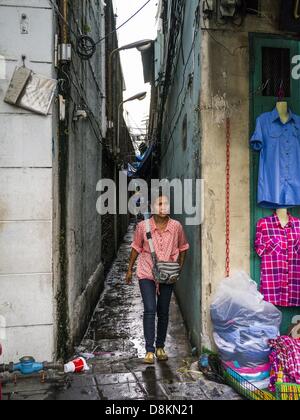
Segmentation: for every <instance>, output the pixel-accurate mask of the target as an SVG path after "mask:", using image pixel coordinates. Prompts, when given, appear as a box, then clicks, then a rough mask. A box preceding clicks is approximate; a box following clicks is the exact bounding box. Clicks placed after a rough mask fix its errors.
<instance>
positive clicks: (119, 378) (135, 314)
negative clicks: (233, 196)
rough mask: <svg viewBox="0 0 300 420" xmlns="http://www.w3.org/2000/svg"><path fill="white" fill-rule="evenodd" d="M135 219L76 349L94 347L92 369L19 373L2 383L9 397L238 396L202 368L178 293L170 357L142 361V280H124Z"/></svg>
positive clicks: (173, 307) (172, 317) (88, 350)
mask: <svg viewBox="0 0 300 420" xmlns="http://www.w3.org/2000/svg"><path fill="white" fill-rule="evenodd" d="M134 229H135V225H134V224H131V225H130V227H129V231H128V234H127V235H126V236H125V238H124V243H123V244H122V246H121V248H120V250H119V253H118V257H117V259H116V260H115V262H114V264H113V266H112V269H111V271H110V272H109V274H108V277H107V280H106V286H105V290H104V292H103V294H102V296H101V299H100V301H99V303H98V306H97V308H96V310H95V313H94V315H93V318H92V320H91V323H90V325H89V328H88V330H87V333H86V335H85V337H84V339H83V341H82V343H81V345H80V346H79V347H78V348H76V352H77V355H80V354H83V353H85V354H87V353H90V354H91V353H94V354H95V356H96V357H95V358H94V359H91V360H89V361H88V364H89V366H90V371H89V372H86V373H81V374H74V375H73V374H71V375H68V376H64V375H61V377H60V378H59V376H58V375H57V374H56V375H54V376H53V377H51V376H49V380H48V379H47V378H46V381H45V383H44V384H42V383H40V382H39V376H36V377H31V378H27V379H26V378H24V377H23V378H20V379H19V380H18V381H17V385H14V384H13V383H10V384H7V385H5V386H4V387H3V397H4V398H3V399H4V400H7V399H9V400H27V399H28V400H48V399H49V400H150V401H151V400H236V399H240V397H239V396H238V395H237V394H236V393H235V392H234V391H233V390H232V389H231V388H229V387H227V386H225V385H220V384H216V383H214V382H208V381H207V380H205V379H204V376H203V375H202V374H201V373H200V372H199V371H198V369H197V367H196V366H197V359H196V358H193V357H192V349H191V347H190V344H189V340H188V337H187V335H186V333H185V331H186V330H185V327H184V324H183V320H182V316H181V314H180V310H179V307H178V305H177V302H176V299H175V297H173V300H172V304H171V312H170V328H169V333H168V338H167V344H166V347H167V349H168V353H169V355H170V359H169V361H168V362H165V363H158V362H156V365H155V366H147V365H144V364H143V357H144V355H145V349H144V337H143V327H142V322H143V321H142V319H143V305H142V299H141V296H140V291H139V288H138V284H137V281H135V282H134V285H133V286H127V285H126V284H125V280H124V279H125V274H126V271H127V262H128V258H129V253H130V245H131V242H132V238H133V232H134Z"/></svg>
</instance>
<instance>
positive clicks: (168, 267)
mask: <svg viewBox="0 0 300 420" xmlns="http://www.w3.org/2000/svg"><path fill="white" fill-rule="evenodd" d="M146 228H147V239H148V242H149V246H150V251H151V256H152V261H153V276H154V278H155V281H156V283H159V284H167V285H170V284H174V283H176V281H177V280H178V279H179V276H180V265H179V264H178V263H173V262H158V261H157V256H156V252H155V248H154V244H153V239H152V233H151V226H150V220H149V219H147V220H146Z"/></svg>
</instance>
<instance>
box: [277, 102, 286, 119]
mask: <svg viewBox="0 0 300 420" xmlns="http://www.w3.org/2000/svg"><path fill="white" fill-rule="evenodd" d="M276 109H277V111H278V114H279V116H280V120H281V122H282V123H283V124H286V123H287V122H288V120H289V110H288V103H287V102H277V104H276Z"/></svg>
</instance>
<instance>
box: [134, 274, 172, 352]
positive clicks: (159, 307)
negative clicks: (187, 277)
mask: <svg viewBox="0 0 300 420" xmlns="http://www.w3.org/2000/svg"><path fill="white" fill-rule="evenodd" d="M139 283H140V289H141V294H142V298H143V302H144V335H145V340H146V351H147V352H151V353H154V352H155V347H154V342H155V321H156V314H157V317H158V322H157V337H156V348H164V347H165V341H166V337H167V331H168V325H169V309H170V303H171V297H172V293H173V290H174V285H164V284H161V285H160V295H159V296H157V294H156V285H155V282H154V281H152V280H147V279H145V280H140V281H139Z"/></svg>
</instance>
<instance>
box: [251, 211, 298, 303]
mask: <svg viewBox="0 0 300 420" xmlns="http://www.w3.org/2000/svg"><path fill="white" fill-rule="evenodd" d="M255 250H256V252H257V254H258V255H259V256H260V257H261V258H262V264H261V286H260V292H261V293H262V294H263V296H264V299H265V300H266V301H267V302H271V303H273V304H274V305H276V306H283V307H290V306H300V219H297V218H295V217H292V216H291V215H289V223H288V224H287V226H286V227H284V228H283V227H282V226H281V223H280V220H279V218H278V216H277V214H276V213H274V215H273V216H271V217H266V218H264V219H261V220H260V221H259V222H258V224H257V229H256V240H255Z"/></svg>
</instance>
